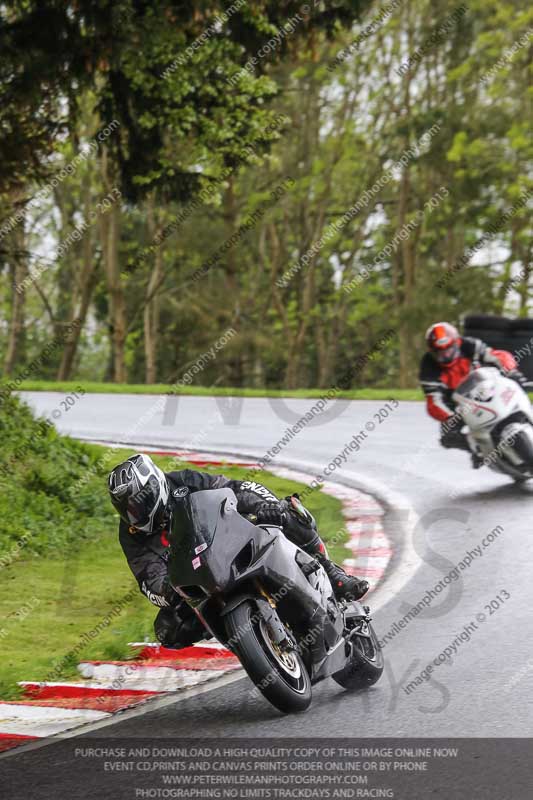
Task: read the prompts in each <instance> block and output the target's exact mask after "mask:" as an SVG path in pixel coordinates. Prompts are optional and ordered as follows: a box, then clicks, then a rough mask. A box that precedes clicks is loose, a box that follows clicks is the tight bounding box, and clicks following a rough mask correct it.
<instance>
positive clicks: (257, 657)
mask: <svg viewBox="0 0 533 800" xmlns="http://www.w3.org/2000/svg"><path fill="white" fill-rule="evenodd" d="M226 630H227V633H228V638H229V640H230V641H231V643H232V645H231V646H232V650H233V651H234V653H235V654H236V655H237V656H238V658H239V660H240V662H241V664H242V665H243V667H244V669H245V670H246V672H247V673H248V675H249V676H250V678H251V680H252V681H253V683H254V684H255V686H256V687H257V689H258V690H259V691H260V692H261V694H262V695H263V696H264V697H266V699H267V700H268V701H269V702H270V703H272V705H273V706H275V707H276V708H277V709H278V710H279V711H282V712H283V713H284V714H289V713H291V712H295V711H305V710H306V708H308V707H309V704H310V703H311V697H312V691H311V680H310V678H309V674H308V672H307V669H306V667H305V664H304V663H303V661H302V658H301V656H300V654H299V653H298V652H296V651H295V650H291V651H287V652H284V651H281V650H280V648H279V647H278V646H277V645H276V644H275V642H273V641H272V639H271V637H270V634H269V632H268V628H267V626H266V624H265V622H264V620H263V618H262V617H261V615H260V614H259V612H258V610H257V607H256V605H255V604H254V603H253V602H252V601H249V600H248V601H246V602H244V603H241V604H240V605H239V606H237V608H235V609H234V610H233V611H231V612H230V613H229V614H228V615H227V617H226Z"/></svg>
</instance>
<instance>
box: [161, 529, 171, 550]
mask: <svg viewBox="0 0 533 800" xmlns="http://www.w3.org/2000/svg"><path fill="white" fill-rule="evenodd" d="M161 544H162V545H163V547H168V546H169V545H170V542H169V541H168V539H167V531H163V533H162V534H161Z"/></svg>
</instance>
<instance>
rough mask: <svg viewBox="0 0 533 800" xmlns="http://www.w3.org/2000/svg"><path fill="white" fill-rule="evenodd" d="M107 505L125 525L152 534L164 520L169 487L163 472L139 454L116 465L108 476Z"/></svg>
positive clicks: (146, 457) (147, 457)
mask: <svg viewBox="0 0 533 800" xmlns="http://www.w3.org/2000/svg"><path fill="white" fill-rule="evenodd" d="M109 495H110V497H111V502H112V503H113V505H114V507H115V508H116V510H117V511H118V513H119V514H120V516H121V518H122V519H123V520H124V522H126V523H127V524H128V525H132V526H133V527H134V528H136V529H137V530H139V531H144V532H145V533H155V532H156V531H158V530H160V529H161V528H162V527H163V525H164V523H165V518H166V512H167V507H168V498H169V488H168V483H167V479H166V477H165V473H164V472H163V471H162V470H161V469H159V467H156V465H155V464H154V462H153V461H152V459H151V458H150V456H145V455H142V454H141V453H139V454H137V455H135V456H132V457H131V458H128V460H127V461H123V462H122V464H119V465H118V466H117V467H115V469H114V470H113V471H112V472H111V473H110V475H109Z"/></svg>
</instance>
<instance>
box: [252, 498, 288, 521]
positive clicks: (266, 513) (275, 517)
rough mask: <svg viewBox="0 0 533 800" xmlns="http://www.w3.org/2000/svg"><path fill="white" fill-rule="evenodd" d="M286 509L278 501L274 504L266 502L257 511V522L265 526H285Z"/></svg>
mask: <svg viewBox="0 0 533 800" xmlns="http://www.w3.org/2000/svg"><path fill="white" fill-rule="evenodd" d="M283 512H284V509H283V505H282V504H281V503H280V502H279V501H276V502H275V503H273V502H267V501H266V500H265V502H263V503H261V505H260V506H259V508H258V509H257V510H256V512H255V515H256V517H257V521H258V522H260V523H262V524H263V525H279V526H281V525H283V519H284V513H283Z"/></svg>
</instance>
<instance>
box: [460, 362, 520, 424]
mask: <svg viewBox="0 0 533 800" xmlns="http://www.w3.org/2000/svg"><path fill="white" fill-rule="evenodd" d="M453 399H454V400H455V402H456V403H457V405H458V408H459V411H460V413H461V416H462V418H463V420H464V422H465V423H466V425H468V427H469V428H470V430H471V432H472V433H473V434H474V435H477V434H478V433H479V434H480V433H481V432H488V431H490V430H491V429H492V428H493V427H494V426H495V425H496V424H498V423H499V422H500V421H502V420H504V419H506V418H507V417H509V416H510V415H511V414H514V413H516V412H517V411H522V412H523V413H524V414H526V416H527V417H528V419H530V420H531V419H532V414H531V404H530V402H529V399H528V397H527V395H526V394H525V392H524V391H523V389H522V388H521V387H520V386H519V385H518V384H517V383H516V382H515V381H512V380H510V379H509V378H505V377H504V376H503V375H501V373H500V372H499V370H497V369H495V368H493V367H483V368H481V369H478V370H476V371H474V372H472V373H471V374H470V375H469V376H468V377H467V378H466V379H465V380H464V381H463V382H462V383H461V384H460V385H459V386H458V387H457V389H456V390H455V392H454V394H453Z"/></svg>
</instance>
